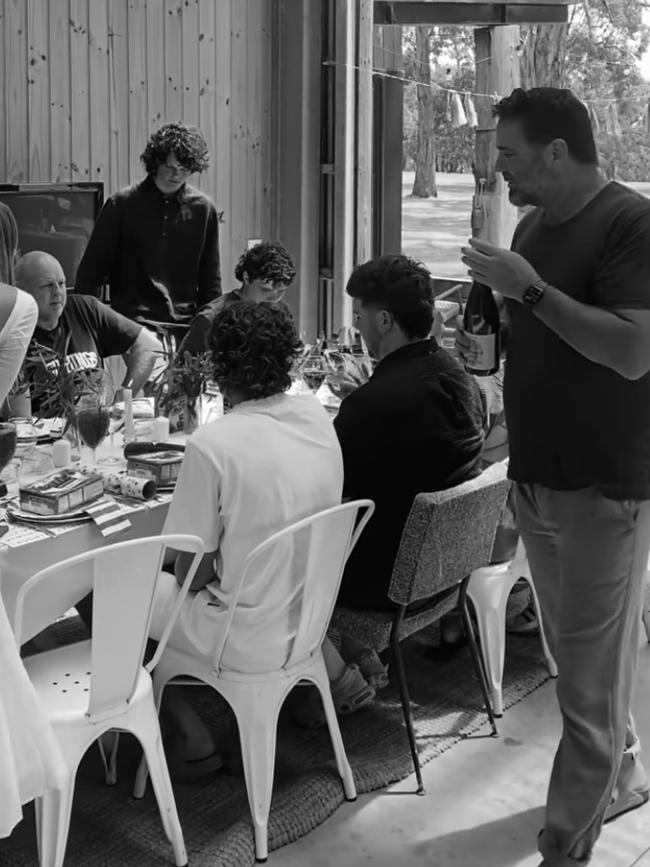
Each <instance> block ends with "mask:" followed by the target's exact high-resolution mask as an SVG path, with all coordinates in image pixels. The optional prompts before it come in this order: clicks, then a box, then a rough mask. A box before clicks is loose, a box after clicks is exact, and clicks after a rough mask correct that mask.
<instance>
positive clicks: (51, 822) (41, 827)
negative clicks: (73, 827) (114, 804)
mask: <svg viewBox="0 0 650 867" xmlns="http://www.w3.org/2000/svg"><path fill="white" fill-rule="evenodd" d="M74 782H75V778H74V776H72V777H71V778H68V779H67V780H66V783H65V785H64V787H63V788H62V789H59V790H54V789H49V790H48V791H46V792H45V794H44V795H43V796H42V797H41V798H37V799H36V801H35V803H34V806H35V813H34V815H35V819H36V841H37V845H38V856H39V865H40V867H63V859H64V857H65V850H66V846H67V843H68V832H69V830H70V814H71V812H72V798H73V795H74Z"/></svg>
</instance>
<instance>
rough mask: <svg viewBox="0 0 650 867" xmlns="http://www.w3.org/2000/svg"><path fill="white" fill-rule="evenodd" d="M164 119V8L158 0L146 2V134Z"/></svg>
mask: <svg viewBox="0 0 650 867" xmlns="http://www.w3.org/2000/svg"><path fill="white" fill-rule="evenodd" d="M164 117H165V8H164V6H163V4H162V3H161V2H160V0H148V2H147V134H148V135H149V134H151V133H152V132H153V131H154V130H155V129H157V128H158V127H159V126H161V124H162V123H163V118H164Z"/></svg>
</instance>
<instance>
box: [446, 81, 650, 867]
mask: <svg viewBox="0 0 650 867" xmlns="http://www.w3.org/2000/svg"><path fill="white" fill-rule="evenodd" d="M495 113H496V115H497V117H498V118H499V121H498V124H497V150H498V152H499V156H498V159H497V163H496V169H497V171H501V172H502V174H503V177H504V179H505V180H506V182H507V184H508V188H509V198H510V201H511V202H512V204H513V205H517V206H523V205H533V206H535V209H534V210H532V211H531V212H529V213H528V214H527V215H526V216H525V217H524V218H523V219H522V221H521V222H520V223H519V225H518V227H517V229H516V231H515V235H514V239H513V243H512V250H511V251H509V250H504V249H500V248H498V247H495V246H493V245H492V244H488V243H486V242H484V241H480V240H477V239H472V240H471V241H470V242H469V246H467V247H464V248H463V254H464V258H463V261H464V262H465V264H466V265H467V266H468V268H469V273H470V275H471V277H472V278H473V279H475V280H478V281H480V282H482V283H486V284H487V285H488V286H491V287H492V288H493V289H496V290H498V291H499V292H500V293H502V294H503V295H504V296H505V297H506V299H507V306H508V311H509V315H510V329H511V330H510V334H509V343H508V363H507V365H506V368H505V382H504V401H505V410H506V421H507V427H508V433H509V437H510V464H509V470H510V476H511V478H512V479H513V480H514V482H515V488H516V507H517V521H518V524H519V529H520V531H521V534H522V537H523V540H524V543H525V546H526V550H527V552H528V560H529V563H530V567H531V571H532V575H533V578H534V580H535V586H536V588H537V592H538V594H539V599H540V602H541V606H542V612H543V620H544V627H545V629H546V634H547V637H548V639H549V643H550V645H551V649H552V651H553V654H554V656H555V659H556V661H557V664H558V668H559V681H558V688H557V694H558V700H559V704H560V709H561V712H562V718H563V730H562V738H561V740H560V745H559V748H558V751H557V754H556V756H555V762H554V765H553V770H552V773H551V779H550V784H549V790H548V799H547V804H546V821H545V827H544V830H543V833H542V834H541V836H540V841H539V846H540V851H541V852H542V854H543V856H544V860H543V862H542V864H543V865H546V867H565V865H573V864H586V863H588V861H589V859H590V857H591V852H592V848H593V846H594V843H595V842H596V840H597V839H598V836H599V834H600V830H601V826H602V824H603V822H604V821H610V820H612V819H615V818H616V817H617V816H619V815H620V814H621V813H624V812H626V811H627V810H631V809H634V808H635V807H639V806H641V805H642V804H644V803H645V802H646V801H647V800H648V796H649V792H648V780H647V777H646V775H645V772H644V770H643V767H642V765H641V762H640V760H639V758H638V753H639V744H638V740H637V738H636V736H635V734H634V728H633V725H632V720H631V717H630V705H631V699H632V691H633V686H634V680H635V671H636V664H637V652H638V640H639V626H640V623H641V598H642V584H643V576H644V572H645V566H646V562H647V557H648V546H649V541H650V503H649V500H650V373H649V371H650V202H649V201H648V200H647V199H645V198H644V197H643V196H640V195H638V194H637V193H635V192H633V191H632V190H630V189H628V188H627V187H624V186H622V185H621V184H619V183H617V182H615V181H609V182H608V181H607V180H606V179H605V178H603V176H602V175H601V173H600V171H599V169H598V158H597V153H596V148H595V145H594V137H593V133H592V130H591V126H590V122H589V116H588V113H587V109H586V108H585V106H584V105H583V104H582V103H581V102H580V101H579V100H578V99H576V97H575V96H573V94H572V93H571V92H570V91H568V90H559V89H556V88H548V87H542V88H533V89H532V90H528V91H525V90H521V89H517V90H514V91H513V92H512V94H511V95H510V96H509V97H506V98H505V99H502V100H501V101H500V102H499V103H498V104H497V105H496V106H495ZM462 342H463V344H464V346H465V348H466V350H467V347H469V352H470V353H471V338H470V337H469V336H467V335H465V336H464V339H463V341H462Z"/></svg>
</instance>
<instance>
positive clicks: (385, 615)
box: [330, 587, 458, 653]
mask: <svg viewBox="0 0 650 867" xmlns="http://www.w3.org/2000/svg"><path fill="white" fill-rule="evenodd" d="M452 589H453V592H451V593H450V592H449V591H448V590H445V591H443V593H441V594H440V596H436V597H434V598H433V599H432V600H431V602H430V603H429V604H428V605H426V607H423V608H422V609H420V610H419V611H416V612H414V613H413V614H407V615H406V617H405V618H404V620H403V621H402V626H401V628H400V640H402V639H403V638H406V637H407V636H409V635H413V633H415V632H419V631H420V629H424V627H425V626H429V624H431V623H435V622H436V621H438V620H440V618H441V617H443V616H444V615H445V614H448V613H449V612H450V611H452V610H453V609H454V608H455V607H456V605H457V604H458V588H457V587H454V588H452ZM394 619H395V613H394V612H393V611H357V610H356V609H355V608H346V607H344V606H343V605H337V606H336V608H335V609H334V614H333V616H332V620H331V624H330V625H331V626H332V627H333V628H334V629H338V630H339V632H342V633H344V634H346V635H353V636H354V637H355V638H356V639H357V640H358V641H360V642H361V643H362V644H367V645H368V647H372V648H373V649H374V650H376V651H377V652H378V653H379V652H381V651H382V650H385V649H386V648H387V647H388V645H389V644H390V632H391V628H392V626H393V620H394Z"/></svg>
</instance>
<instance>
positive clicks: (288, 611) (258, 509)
mask: <svg viewBox="0 0 650 867" xmlns="http://www.w3.org/2000/svg"><path fill="white" fill-rule="evenodd" d="M342 489H343V460H342V457H341V449H340V446H339V443H338V439H337V437H336V433H335V431H334V426H333V425H332V422H331V420H330V418H329V416H328V415H327V413H326V412H325V410H324V409H323V408H322V407H321V405H320V404H319V402H318V401H317V400H316V398H315V397H313V396H312V395H295V396H291V395H287V394H278V395H274V396H273V397H269V398H265V399H263V400H252V401H246V402H244V403H241V404H238V405H237V406H235V407H234V408H233V409H232V410H231V412H229V413H228V414H227V415H225V416H224V417H223V418H220V419H218V420H217V421H215V422H213V423H212V424H208V425H205V426H204V427H201V428H199V430H197V431H196V433H195V434H194V435H193V436H192V437H191V438H190V440H189V441H188V443H187V447H186V451H185V457H184V459H183V464H182V467H181V472H180V476H179V479H178V482H177V485H176V490H175V491H174V496H173V498H172V502H171V504H170V507H169V514H168V517H167V521H166V523H165V530H164V532H166V533H195V534H196V535H198V536H200V537H201V538H202V539H203V541H204V543H205V548H206V551H208V552H212V551H216V552H217V556H216V573H217V575H218V576H219V579H220V580H219V581H214V582H212V583H211V584H209V585H208V586H207V587H206V588H205V589H204V590H203V591H200V592H199V593H196V594H190V600H189V603H188V604H186V605H185V606H184V609H183V612H182V614H181V617H180V618H179V624H178V626H179V627H180V628H181V629H182V631H183V633H184V635H185V637H186V638H187V639H189V640H190V641H191V643H192V645H193V646H194V648H195V649H196V651H197V652H198V653H200V654H202V655H206V656H211V655H212V654H213V652H214V650H215V648H216V646H217V644H218V640H219V638H220V626H221V625H222V623H223V621H224V619H225V616H226V613H227V609H228V606H229V605H230V604H231V599H232V591H233V586H234V583H235V582H236V580H237V578H238V576H239V575H240V573H241V570H242V567H243V563H244V560H245V559H246V556H247V555H248V554H249V553H250V552H251V551H252V550H253V548H255V546H256V545H258V544H260V543H261V542H263V541H264V540H265V539H266V538H268V537H269V536H270V535H271V534H273V533H274V532H276V531H278V530H280V529H283V528H284V527H286V526H288V525H289V524H291V523H293V522H294V521H298V520H300V519H301V518H304V517H307V516H308V515H311V514H314V513H315V512H318V511H320V510H322V509H326V508H329V507H330V506H334V505H337V504H338V503H340V502H341V492H342ZM285 554H286V552H285ZM286 566H287V560H286V557H285V556H283V555H282V553H280V554H279V556H278V557H276V558H274V560H273V561H270V560H267V561H266V562H265V563H264V564H263V568H262V570H261V571H259V572H257V573H256V574H255V575H253V576H251V578H250V579H249V580H248V581H247V583H246V585H245V587H244V590H243V593H242V595H241V596H240V599H239V602H238V608H237V613H236V615H235V619H234V620H233V624H232V627H231V633H230V636H229V640H228V645H227V647H226V652H225V654H224V660H223V661H224V664H225V665H226V666H227V667H229V668H236V669H239V670H241V671H246V670H251V668H252V667H254V668H257V667H258V662H259V652H260V649H263V653H264V655H265V658H266V659H267V660H268V665H269V668H275V667H278V666H279V665H282V664H283V663H284V661H285V660H284V655H283V653H284V649H285V648H286V645H287V634H288V635H290V636H291V635H295V628H296V626H297V624H296V623H295V622H294V615H295V610H294V609H295V606H294V605H293V604H292V603H293V599H294V596H295V588H294V587H293V586H292V581H291V575H290V572H289V570H288V569H287V568H286ZM262 609H263V611H264V615H263V616H260V611H261V610H262ZM278 623H280V624H283V626H282V629H281V630H278V625H277V624H278ZM282 631H283V632H284V634H280V633H281V632H282ZM170 643H171V644H172V645H173V644H174V633H172V638H171V640H170ZM251 648H253V649H254V651H257V654H258V660H257V662H256V663H255V665H254V666H253V665H252V664H251V659H250V657H251ZM258 670H259V669H258Z"/></svg>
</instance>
